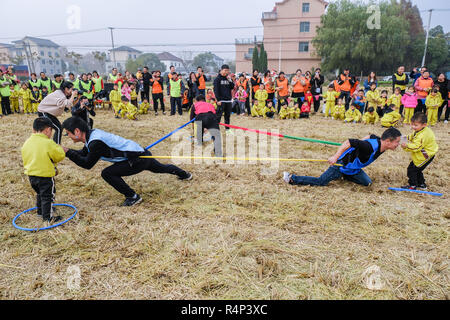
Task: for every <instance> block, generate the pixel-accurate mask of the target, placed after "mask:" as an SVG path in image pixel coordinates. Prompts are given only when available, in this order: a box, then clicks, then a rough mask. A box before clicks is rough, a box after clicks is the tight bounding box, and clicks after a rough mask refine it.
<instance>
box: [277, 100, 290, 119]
mask: <svg viewBox="0 0 450 320" xmlns="http://www.w3.org/2000/svg"><path fill="white" fill-rule="evenodd" d="M278 116H279V117H280V119H282V120H284V119H289V110H288V108H287V105H286V103H284V104H282V105H281V108H280V112H279V114H278Z"/></svg>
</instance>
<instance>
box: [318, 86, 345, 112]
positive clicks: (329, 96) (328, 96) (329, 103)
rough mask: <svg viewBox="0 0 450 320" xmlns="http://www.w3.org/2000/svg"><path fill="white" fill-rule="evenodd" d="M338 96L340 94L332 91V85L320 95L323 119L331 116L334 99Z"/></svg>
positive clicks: (334, 103)
mask: <svg viewBox="0 0 450 320" xmlns="http://www.w3.org/2000/svg"><path fill="white" fill-rule="evenodd" d="M340 95H341V94H340V92H336V91H335V90H334V85H333V84H332V83H331V84H330V85H329V86H328V91H327V92H326V93H324V94H323V95H322V97H323V98H324V102H325V118H328V117H332V116H333V114H334V106H335V105H336V99H337V98H339V96H340Z"/></svg>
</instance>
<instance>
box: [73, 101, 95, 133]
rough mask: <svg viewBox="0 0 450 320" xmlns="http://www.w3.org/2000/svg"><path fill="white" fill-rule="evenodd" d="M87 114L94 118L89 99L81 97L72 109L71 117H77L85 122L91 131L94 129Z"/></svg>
mask: <svg viewBox="0 0 450 320" xmlns="http://www.w3.org/2000/svg"><path fill="white" fill-rule="evenodd" d="M89 114H91V116H93V117H95V111H94V109H93V108H92V107H90V105H89V99H88V98H86V97H85V96H81V97H80V98H79V99H78V101H77V103H76V104H75V105H74V106H73V107H72V116H74V117H79V118H81V119H83V120H84V121H86V123H87V124H88V126H89V129H91V130H92V128H93V127H94V120H93V119H91V118H89Z"/></svg>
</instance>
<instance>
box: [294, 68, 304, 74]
mask: <svg viewBox="0 0 450 320" xmlns="http://www.w3.org/2000/svg"><path fill="white" fill-rule="evenodd" d="M299 71H300V72H303V71H302V69H297V71H295V73H297V72H299Z"/></svg>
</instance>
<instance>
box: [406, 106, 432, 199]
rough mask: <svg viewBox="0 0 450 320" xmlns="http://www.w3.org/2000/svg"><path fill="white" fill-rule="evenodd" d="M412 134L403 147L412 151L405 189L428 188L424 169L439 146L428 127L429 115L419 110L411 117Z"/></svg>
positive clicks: (407, 150)
mask: <svg viewBox="0 0 450 320" xmlns="http://www.w3.org/2000/svg"><path fill="white" fill-rule="evenodd" d="M411 129H413V130H414V132H413V133H412V134H410V135H409V136H408V137H407V142H404V143H402V148H403V150H405V151H406V152H410V153H411V158H412V162H411V163H410V164H409V166H408V170H407V174H408V179H409V181H408V183H409V185H407V186H403V187H402V188H403V189H410V190H416V189H427V185H426V184H425V178H424V176H423V171H424V170H425V168H426V167H427V166H428V165H429V164H430V163H431V162H432V161H433V159H434V157H435V155H436V153H437V152H438V150H439V146H438V144H437V143H436V137H435V136H434V133H433V131H432V130H431V129H430V128H428V127H427V116H426V115H425V114H423V113H422V112H417V113H416V114H414V115H413V116H412V118H411Z"/></svg>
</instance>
